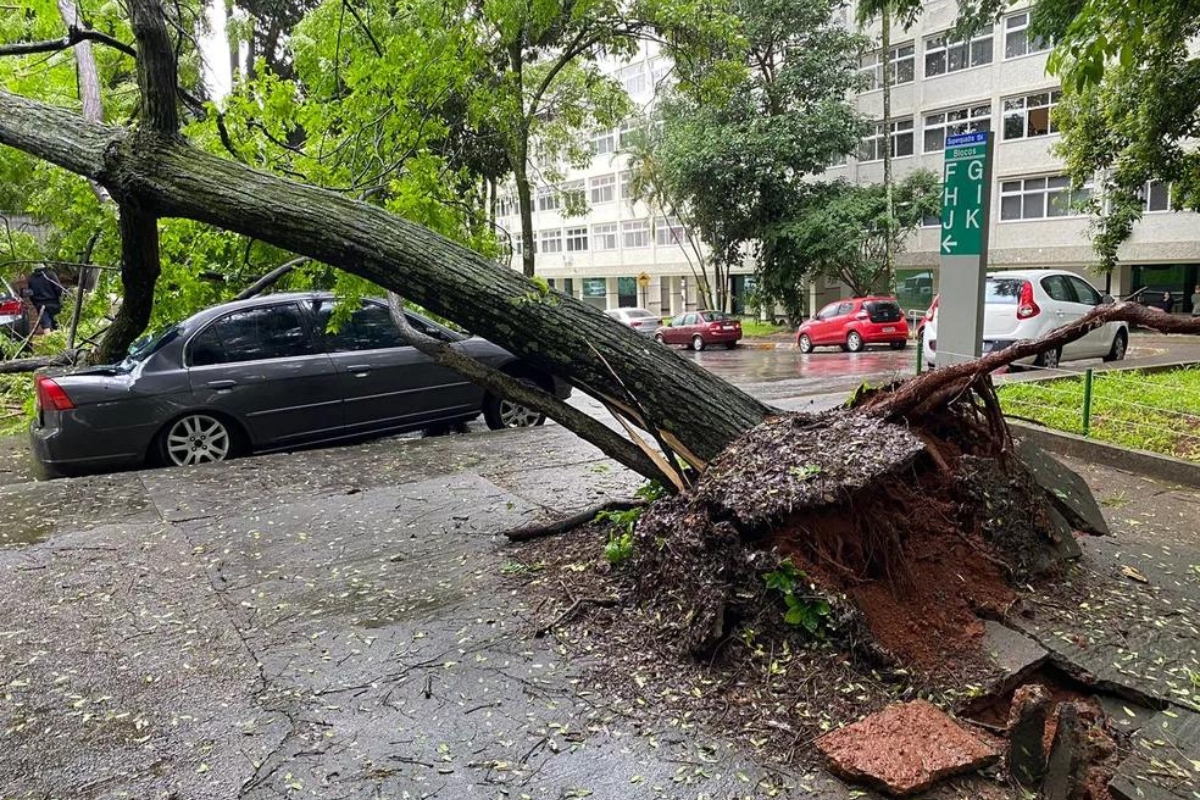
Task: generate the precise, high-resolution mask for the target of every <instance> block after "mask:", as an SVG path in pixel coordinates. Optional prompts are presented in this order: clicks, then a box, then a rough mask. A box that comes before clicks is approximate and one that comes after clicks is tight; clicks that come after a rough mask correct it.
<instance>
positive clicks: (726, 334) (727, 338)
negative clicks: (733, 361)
mask: <svg viewBox="0 0 1200 800" xmlns="http://www.w3.org/2000/svg"><path fill="white" fill-rule="evenodd" d="M700 338H701V339H703V340H704V341H705V343H706V344H707V343H708V342H718V343H720V342H736V341H738V340H739V339H741V338H742V332H741V331H705V332H704V333H702V334H700Z"/></svg>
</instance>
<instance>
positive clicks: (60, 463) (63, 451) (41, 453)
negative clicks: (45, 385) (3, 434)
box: [29, 422, 144, 479]
mask: <svg viewBox="0 0 1200 800" xmlns="http://www.w3.org/2000/svg"><path fill="white" fill-rule="evenodd" d="M65 430H67V429H64V428H61V427H59V428H49V427H44V426H41V425H39V424H38V423H36V422H34V423H32V424H31V425H30V426H29V449H30V451H31V452H32V454H33V462H34V471H35V472H36V473H37V476H38V477H39V478H42V479H50V478H63V477H68V476H71V475H82V474H85V473H89V472H98V471H102V470H109V469H120V468H122V467H137V466H141V465H142V463H143V461H144V455H143V453H142V452H137V453H117V454H113V455H84V456H80V455H77V451H76V447H77V446H76V445H74V443H73V442H72V438H73V437H71V436H70V434H68V433H65Z"/></svg>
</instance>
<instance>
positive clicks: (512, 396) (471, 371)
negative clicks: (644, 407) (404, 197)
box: [387, 292, 674, 487]
mask: <svg viewBox="0 0 1200 800" xmlns="http://www.w3.org/2000/svg"><path fill="white" fill-rule="evenodd" d="M387 299H388V310H389V311H390V312H391V314H392V321H393V322H395V323H396V327H397V328H399V329H400V336H401V337H402V338H403V339H404V340H405V341H407V342H408V343H409V344H411V345H412V346H413V347H415V348H416V349H417V350H419V351H420V352H422V353H424V354H425V355H427V356H429V357H430V358H431V359H433V360H434V362H436V363H438V364H440V365H442V366H443V367H448V368H450V369H452V370H454V371H455V372H458V373H460V374H461V375H463V376H465V377H467V378H469V379H470V380H471V381H473V382H474V383H477V384H479V385H480V386H482V387H483V388H485V389H487V390H488V391H489V392H491V393H492V394H494V395H496V396H498V397H504V398H506V399H508V400H512V401H515V402H518V403H523V404H524V405H526V406H528V407H530V408H532V409H533V410H534V411H539V412H541V413H543V414H545V415H546V416H548V417H550V418H551V419H553V420H555V421H556V422H558V423H560V424H562V425H563V426H564V427H567V428H569V429H571V431H573V432H574V433H576V434H577V435H578V436H580V437H581V438H583V439H585V440H587V441H589V442H591V443H592V444H594V445H596V447H598V448H600V450H602V451H603V452H605V453H607V454H608V455H610V456H612V457H613V458H614V459H616V460H617V461H619V462H621V463H622V464H624V465H625V466H627V467H629V468H630V469H631V470H633V471H634V472H637V473H639V474H641V475H643V476H645V477H647V478H650V479H652V480H656V481H659V482H660V483H662V485H663V486H668V487H670V486H674V484H673V483H672V481H671V480H670V479H669V478H668V477H667V476H666V475H665V474H663V472H662V471H661V470H660V469H659V468H658V465H656V464H655V463H654V461H652V460H651V459H650V458H649V457H648V456H647V455H646V454H645V453H644V452H642V450H641V448H639V447H638V446H637V445H635V444H634V443H633V442H630V441H629V440H628V439H625V438H623V437H621V436H619V435H618V434H617V433H616V432H615V431H613V430H612V429H611V428H609V427H608V426H607V425H605V424H603V423H602V422H600V421H599V420H596V419H593V418H592V417H590V416H588V415H587V414H585V413H583V412H582V411H580V410H579V409H577V408H575V407H574V406H569V405H567V404H566V403H565V402H563V401H562V400H559V399H558V398H557V397H555V396H554V395H552V394H550V393H549V392H547V391H545V390H543V389H541V388H540V387H537V386H533V385H531V384H529V383H526V382H524V381H521V380H520V379H518V378H515V377H513V376H512V375H509V374H508V373H505V372H501V371H500V370H498V369H494V368H492V367H489V366H487V365H486V364H482V363H480V362H479V361H476V360H475V359H473V358H471V357H470V356H468V355H466V354H465V353H463V352H461V351H460V350H457V349H455V347H454V345H452V344H450V343H449V342H443V341H440V340H438V339H435V338H433V337H432V336H426V335H425V334H423V333H421V332H419V331H417V330H416V329H415V328H413V326H412V325H411V324H409V322H408V318H407V317H406V316H405V314H404V300H403V299H402V298H401V297H400V295H398V294H396V293H395V292H388V296H387Z"/></svg>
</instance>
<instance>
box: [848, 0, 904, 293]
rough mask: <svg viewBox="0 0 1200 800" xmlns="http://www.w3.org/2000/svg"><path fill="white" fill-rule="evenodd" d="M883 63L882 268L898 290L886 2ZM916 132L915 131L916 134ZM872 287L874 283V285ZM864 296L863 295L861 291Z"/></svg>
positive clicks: (888, 11) (891, 286) (891, 287)
mask: <svg viewBox="0 0 1200 800" xmlns="http://www.w3.org/2000/svg"><path fill="white" fill-rule="evenodd" d="M880 16H881V19H880V23H881V33H880V43H879V44H880V48H881V49H882V53H881V54H880V63H881V64H882V66H883V74H882V78H883V192H884V197H885V200H884V208H885V217H886V219H887V234H886V236H884V244H883V271H884V277H885V280H886V281H887V292H888V293H889V294H892V295H894V294H895V293H896V269H895V267H896V265H895V252H894V251H895V247H894V246H893V240H894V238H895V237H894V235H893V234H892V226H893V225H894V224H895V222H896V202H895V191H894V184H895V180H894V178H893V177H892V9H891V7H890V6H889V5H887V4H885V5H884V6H883V11H882V13H881V15H880ZM914 135H915V134H914ZM871 288H872V289H873V288H874V287H871ZM860 296H861V295H860Z"/></svg>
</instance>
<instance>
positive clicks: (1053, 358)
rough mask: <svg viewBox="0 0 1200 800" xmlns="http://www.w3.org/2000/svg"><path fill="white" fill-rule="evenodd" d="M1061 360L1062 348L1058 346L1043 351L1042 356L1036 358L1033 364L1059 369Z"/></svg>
mask: <svg viewBox="0 0 1200 800" xmlns="http://www.w3.org/2000/svg"><path fill="white" fill-rule="evenodd" d="M1061 361H1062V349H1061V348H1058V347H1056V348H1054V349H1053V350H1050V351H1049V352H1046V353H1042V354H1041V355H1040V356H1038V357H1037V358H1036V359H1034V361H1033V364H1034V366H1035V367H1043V368H1044V369H1058V365H1059V363H1060V362H1061Z"/></svg>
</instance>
